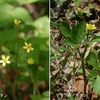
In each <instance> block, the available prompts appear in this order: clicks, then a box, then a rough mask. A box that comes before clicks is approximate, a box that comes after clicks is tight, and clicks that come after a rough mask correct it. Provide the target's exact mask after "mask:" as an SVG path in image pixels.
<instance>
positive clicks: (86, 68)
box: [51, 5, 100, 94]
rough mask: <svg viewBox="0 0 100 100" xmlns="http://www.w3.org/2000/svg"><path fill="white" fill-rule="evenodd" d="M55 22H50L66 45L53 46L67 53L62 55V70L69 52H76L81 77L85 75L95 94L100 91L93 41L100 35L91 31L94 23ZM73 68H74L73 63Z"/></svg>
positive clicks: (99, 55) (98, 54)
mask: <svg viewBox="0 0 100 100" xmlns="http://www.w3.org/2000/svg"><path fill="white" fill-rule="evenodd" d="M90 6H91V8H92V7H93V5H90ZM56 22H57V21H56ZM56 22H52V24H51V25H52V26H53V27H55V28H59V29H60V31H61V33H62V35H63V36H64V41H63V43H64V46H65V45H66V46H65V47H63V46H57V47H56V46H55V48H56V49H57V50H58V51H59V53H60V51H65V52H66V54H67V55H65V56H64V57H65V59H64V60H63V63H62V70H63V69H64V68H65V66H66V62H68V58H69V57H70V56H69V54H70V55H71V54H73V53H75V54H76V53H78V55H79V58H78V59H80V61H81V65H80V66H79V67H80V68H79V69H78V72H80V69H81V70H82V71H81V73H82V74H83V77H86V80H87V79H88V80H89V81H91V86H92V87H93V91H94V93H95V94H97V93H98V92H100V88H99V83H100V48H99V47H98V48H96V49H95V48H94V46H93V43H94V42H100V35H99V34H97V33H94V32H93V31H92V30H94V29H95V28H94V26H95V25H92V24H91V26H93V28H90V27H89V24H86V22H85V21H84V20H83V21H81V22H77V23H75V24H73V25H70V24H69V23H67V22H66V21H59V22H58V23H56ZM55 23H56V24H55ZM90 29H91V30H90ZM80 44H83V45H84V49H83V51H82V50H81V49H82V48H81V46H80ZM87 52H88V53H87ZM54 58H59V59H60V57H59V56H55V57H54ZM54 58H53V59H54ZM75 59H76V58H75ZM75 59H74V60H75ZM75 64H76V63H75ZM70 69H71V68H70ZM73 69H75V65H74V67H73ZM86 73H87V74H88V76H85V75H86ZM70 74H71V73H70ZM74 74H75V73H74V71H73V75H74ZM86 80H85V81H86ZM85 84H86V83H85ZM52 87H53V86H52ZM84 93H85V92H84Z"/></svg>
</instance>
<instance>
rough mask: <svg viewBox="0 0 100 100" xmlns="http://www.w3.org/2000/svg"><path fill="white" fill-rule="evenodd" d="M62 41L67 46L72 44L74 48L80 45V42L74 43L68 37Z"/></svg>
mask: <svg viewBox="0 0 100 100" xmlns="http://www.w3.org/2000/svg"><path fill="white" fill-rule="evenodd" d="M64 43H65V44H67V45H68V46H74V47H76V48H78V47H79V46H80V44H74V43H73V42H72V41H71V39H70V38H67V39H66V40H64Z"/></svg>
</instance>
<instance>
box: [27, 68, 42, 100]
mask: <svg viewBox="0 0 100 100" xmlns="http://www.w3.org/2000/svg"><path fill="white" fill-rule="evenodd" d="M27 70H28V72H29V75H30V77H31V80H32V82H33V85H34V87H35V89H36V92H37V94H38V96H39V98H40V99H39V100H42V98H41V95H40V92H39V89H38V87H37V85H36V82H35V80H34V78H33V75H32V73H31V71H30V70H29V69H27Z"/></svg>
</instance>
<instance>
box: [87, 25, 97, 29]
mask: <svg viewBox="0 0 100 100" xmlns="http://www.w3.org/2000/svg"><path fill="white" fill-rule="evenodd" d="M86 27H87V29H88V30H94V29H96V27H95V25H94V24H86Z"/></svg>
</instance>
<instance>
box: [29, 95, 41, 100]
mask: <svg viewBox="0 0 100 100" xmlns="http://www.w3.org/2000/svg"><path fill="white" fill-rule="evenodd" d="M30 97H31V99H32V100H40V97H39V96H38V95H33V94H31V95H30Z"/></svg>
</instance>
